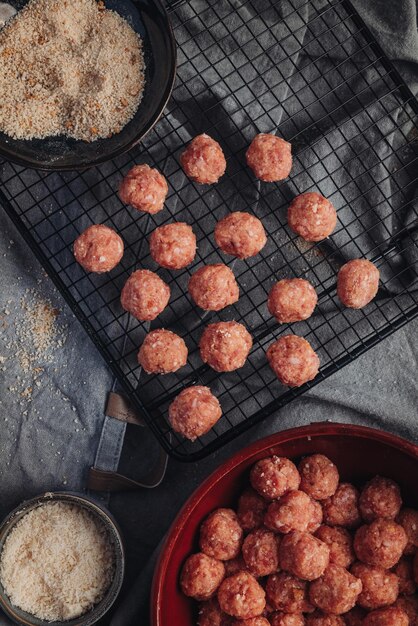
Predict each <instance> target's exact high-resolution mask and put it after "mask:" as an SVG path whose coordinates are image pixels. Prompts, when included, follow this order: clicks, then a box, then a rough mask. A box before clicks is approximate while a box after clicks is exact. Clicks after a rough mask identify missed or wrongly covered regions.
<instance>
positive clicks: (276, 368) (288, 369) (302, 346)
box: [267, 335, 319, 387]
mask: <svg viewBox="0 0 418 626" xmlns="http://www.w3.org/2000/svg"><path fill="white" fill-rule="evenodd" d="M267 359H268V362H269V364H270V367H271V369H272V370H273V372H274V373H275V374H276V376H277V378H278V379H279V380H280V382H281V383H283V385H287V386H288V387H300V386H301V385H303V384H305V383H306V382H308V381H309V380H313V379H314V378H315V376H316V375H317V374H318V370H319V357H318V355H317V354H316V352H314V350H313V349H312V347H311V345H310V344H309V343H308V342H307V341H306V339H303V338H302V337H298V336H297V335H286V336H285V337H280V339H278V340H277V341H275V342H274V343H272V344H271V345H270V346H269V349H268V350H267Z"/></svg>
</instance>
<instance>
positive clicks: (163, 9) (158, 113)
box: [0, 0, 177, 172]
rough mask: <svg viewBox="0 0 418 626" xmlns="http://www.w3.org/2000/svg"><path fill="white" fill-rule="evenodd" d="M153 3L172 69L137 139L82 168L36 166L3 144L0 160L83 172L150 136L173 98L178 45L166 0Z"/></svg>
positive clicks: (42, 166)
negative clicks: (164, 32)
mask: <svg viewBox="0 0 418 626" xmlns="http://www.w3.org/2000/svg"><path fill="white" fill-rule="evenodd" d="M152 1H153V4H154V5H155V9H157V10H158V11H159V12H160V13H161V16H162V17H163V18H164V21H165V27H166V29H167V35H168V38H169V41H170V47H171V50H170V52H171V54H170V57H171V67H170V73H169V78H168V81H167V85H166V88H165V90H164V92H163V93H162V94H161V98H160V101H159V104H158V106H157V107H156V108H155V111H154V113H153V115H151V116H150V119H149V120H148V122H147V123H146V124H144V126H143V128H142V130H141V132H140V133H138V134H137V135H136V137H135V138H134V139H132V140H131V141H130V142H128V143H127V144H125V145H124V146H121V147H120V148H118V149H116V150H114V151H113V152H112V153H111V154H109V155H107V156H102V157H96V158H94V159H92V160H91V162H90V163H89V164H88V165H86V164H84V165H80V166H77V165H73V166H71V167H69V166H68V165H62V164H59V163H57V164H55V163H40V164H34V163H32V162H31V161H29V160H28V159H26V158H25V157H21V156H11V155H10V151H9V150H7V149H6V148H5V147H4V145H3V143H2V142H0V158H2V159H5V160H6V161H10V162H11V163H14V164H15V165H19V166H22V167H26V168H28V169H35V170H39V171H41V172H83V171H86V170H88V169H90V168H92V167H97V166H98V165H103V164H104V163H107V162H108V161H112V160H113V159H116V158H117V157H119V156H121V155H123V154H126V153H127V152H130V150H132V148H134V147H135V146H136V145H137V144H138V143H140V142H141V141H142V140H143V139H144V137H145V136H146V135H148V133H149V132H150V131H151V130H152V129H153V128H154V126H155V125H156V124H157V122H158V121H159V120H160V118H161V117H162V116H163V114H164V111H165V108H166V106H167V104H168V101H169V100H170V98H171V94H172V92H173V89H174V84H175V81H176V76H177V43H176V38H175V35H174V30H173V26H172V24H171V20H170V16H169V14H168V10H167V6H166V4H165V3H164V0H152ZM139 106H141V103H140V104H139Z"/></svg>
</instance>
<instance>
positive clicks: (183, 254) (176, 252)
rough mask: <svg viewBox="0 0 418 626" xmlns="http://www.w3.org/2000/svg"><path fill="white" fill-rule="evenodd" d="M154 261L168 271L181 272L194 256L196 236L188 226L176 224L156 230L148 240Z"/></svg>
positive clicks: (180, 223) (181, 223) (182, 223)
mask: <svg viewBox="0 0 418 626" xmlns="http://www.w3.org/2000/svg"><path fill="white" fill-rule="evenodd" d="M149 249H150V254H151V256H152V258H153V259H154V261H155V262H156V263H158V265H161V267H165V268H167V269H169V270H181V269H182V268H183V267H186V266H187V265H189V264H190V263H191V262H192V261H193V259H194V258H195V255H196V235H195V234H194V232H193V229H192V227H191V226H189V224H185V223H184V222H177V223H175V224H166V225H165V226H159V227H158V228H156V229H155V230H154V231H153V232H152V233H151V236H150V239H149Z"/></svg>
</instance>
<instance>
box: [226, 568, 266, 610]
mask: <svg viewBox="0 0 418 626" xmlns="http://www.w3.org/2000/svg"><path fill="white" fill-rule="evenodd" d="M218 601H219V606H220V607H221V609H222V611H223V612H224V613H227V614H228V615H232V616H233V617H238V618H239V619H249V618H250V617H258V616H259V615H261V614H262V612H263V611H264V607H265V606H266V594H265V593H264V589H263V588H262V587H261V586H260V585H259V584H258V582H257V581H256V579H255V578H254V576H251V574H249V573H248V572H238V573H237V574H234V575H233V576H230V577H229V578H226V579H225V580H224V581H223V583H222V584H221V586H220V587H219V591H218Z"/></svg>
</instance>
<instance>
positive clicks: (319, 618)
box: [306, 613, 345, 626]
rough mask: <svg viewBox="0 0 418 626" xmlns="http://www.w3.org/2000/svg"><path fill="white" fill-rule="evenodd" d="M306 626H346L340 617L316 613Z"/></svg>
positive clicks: (308, 619) (311, 616) (310, 617)
mask: <svg viewBox="0 0 418 626" xmlns="http://www.w3.org/2000/svg"><path fill="white" fill-rule="evenodd" d="M306 626H345V621H344V620H343V618H342V617H340V616H339V615H324V613H314V614H313V615H309V617H308V618H307V620H306Z"/></svg>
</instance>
